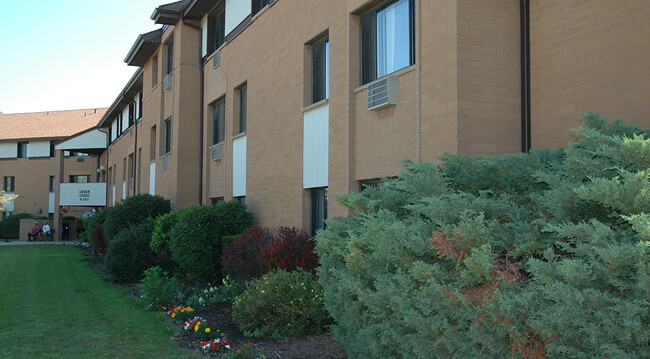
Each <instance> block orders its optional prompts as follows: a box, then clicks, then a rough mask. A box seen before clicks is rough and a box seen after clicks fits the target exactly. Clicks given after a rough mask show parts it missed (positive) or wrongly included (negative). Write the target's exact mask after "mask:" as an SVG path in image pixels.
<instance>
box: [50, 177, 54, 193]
mask: <svg viewBox="0 0 650 359" xmlns="http://www.w3.org/2000/svg"><path fill="white" fill-rule="evenodd" d="M55 186H56V178H55V177H54V176H50V183H49V191H50V192H54V187H55Z"/></svg>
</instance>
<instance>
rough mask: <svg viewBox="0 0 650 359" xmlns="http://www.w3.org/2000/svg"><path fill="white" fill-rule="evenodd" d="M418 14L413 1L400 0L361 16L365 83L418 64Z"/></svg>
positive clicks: (362, 64) (362, 63) (363, 76)
mask: <svg viewBox="0 0 650 359" xmlns="http://www.w3.org/2000/svg"><path fill="white" fill-rule="evenodd" d="M414 12H415V11H414V1H413V0H396V1H392V2H388V3H385V4H384V5H383V6H380V7H377V8H375V9H373V10H371V11H369V12H367V13H365V14H363V15H362V16H361V81H362V83H364V84H366V83H368V82H371V81H374V80H376V79H378V78H380V77H383V76H386V75H388V74H390V73H392V72H395V71H397V70H400V69H403V68H405V67H407V66H410V65H413V64H414V63H415V16H414Z"/></svg>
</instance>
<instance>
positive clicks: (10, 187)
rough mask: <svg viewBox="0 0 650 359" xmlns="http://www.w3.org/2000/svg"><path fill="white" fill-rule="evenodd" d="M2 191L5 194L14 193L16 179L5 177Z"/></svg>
mask: <svg viewBox="0 0 650 359" xmlns="http://www.w3.org/2000/svg"><path fill="white" fill-rule="evenodd" d="M2 189H3V190H4V191H5V192H15V191H16V177H15V176H5V177H4V180H3V183H2Z"/></svg>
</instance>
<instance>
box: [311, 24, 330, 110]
mask: <svg viewBox="0 0 650 359" xmlns="http://www.w3.org/2000/svg"><path fill="white" fill-rule="evenodd" d="M329 73H330V71H329V38H328V37H327V36H326V37H324V38H322V39H319V40H318V41H316V42H315V43H314V44H313V45H312V46H311V103H316V102H319V101H322V100H325V99H327V98H329Z"/></svg>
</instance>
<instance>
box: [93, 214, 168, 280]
mask: <svg viewBox="0 0 650 359" xmlns="http://www.w3.org/2000/svg"><path fill="white" fill-rule="evenodd" d="M152 232H153V220H151V219H148V220H145V221H143V222H142V223H139V224H135V225H133V226H132V227H129V228H127V229H125V230H123V231H121V232H120V233H119V234H118V235H117V236H116V237H115V239H114V240H113V241H111V243H110V245H109V247H108V253H107V254H106V257H105V258H104V263H105V264H106V269H107V270H108V272H109V273H110V275H111V277H112V279H113V280H114V281H116V282H120V283H131V282H137V281H139V280H141V279H142V276H143V273H144V271H145V270H147V269H148V268H150V267H152V266H154V265H156V255H155V253H153V252H152V251H151V248H149V243H150V242H151V233H152Z"/></svg>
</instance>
